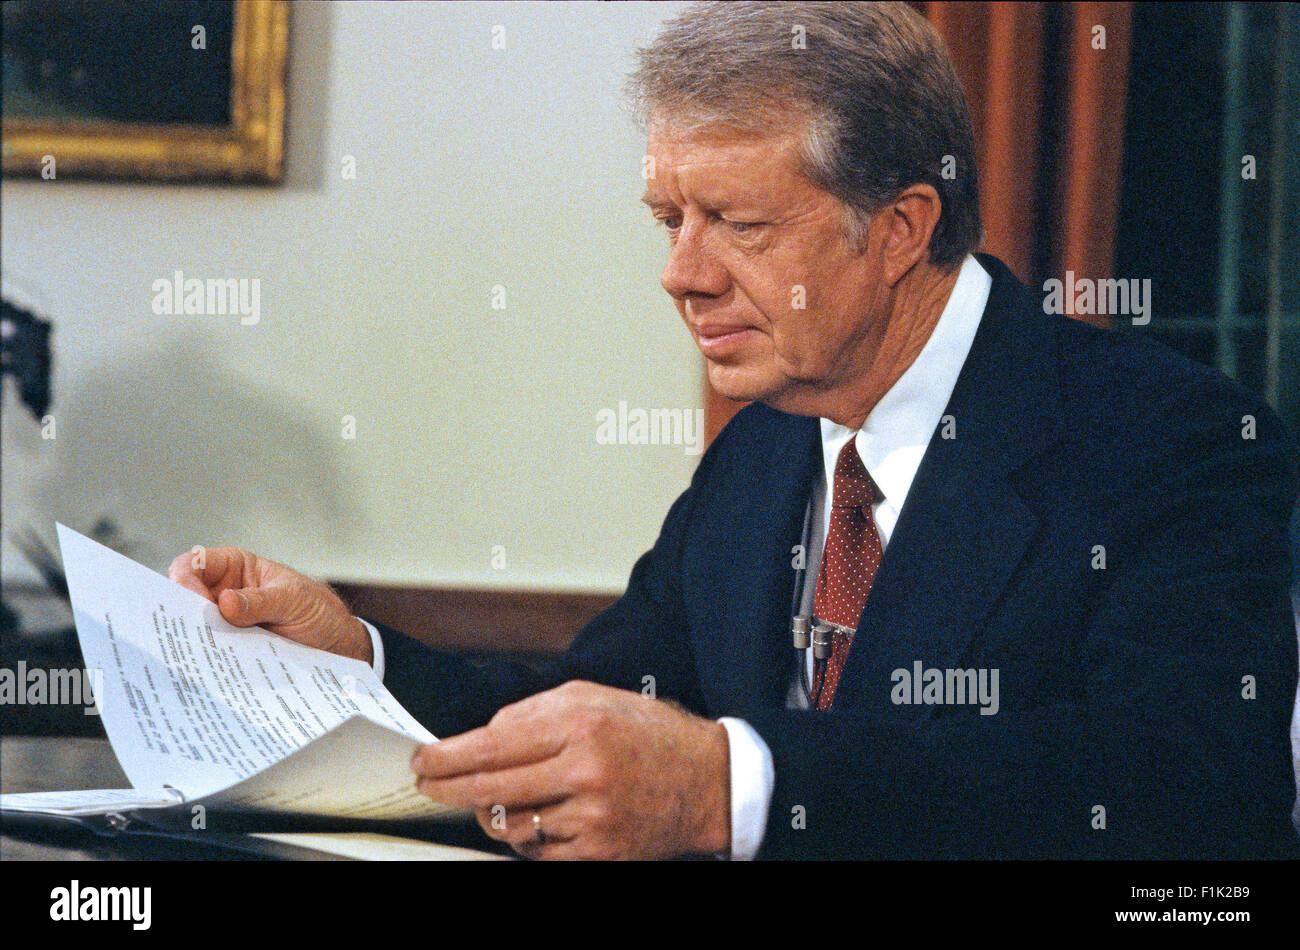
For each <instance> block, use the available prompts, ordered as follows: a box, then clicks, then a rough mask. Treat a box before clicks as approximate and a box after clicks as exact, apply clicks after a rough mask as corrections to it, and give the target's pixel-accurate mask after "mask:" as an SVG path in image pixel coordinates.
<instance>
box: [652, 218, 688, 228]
mask: <svg viewBox="0 0 1300 950" xmlns="http://www.w3.org/2000/svg"><path fill="white" fill-rule="evenodd" d="M655 220H656V221H657V222H659V223H660V224H662V225H663V226H664V227H665V228H667V229H668V230H669V231H676V230H677V229H678V228H680V227H681V226H682V219H681V218H679V217H677V216H676V215H665V216H664V217H660V218H655Z"/></svg>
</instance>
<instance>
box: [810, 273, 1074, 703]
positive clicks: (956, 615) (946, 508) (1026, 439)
mask: <svg viewBox="0 0 1300 950" xmlns="http://www.w3.org/2000/svg"><path fill="white" fill-rule="evenodd" d="M981 263H982V264H983V265H984V267H985V268H986V269H988V270H989V271H990V272H991V273H992V274H993V277H994V282H993V287H992V289H991V291H990V294H989V301H988V304H987V306H986V308H985V311H984V314H983V317H982V318H981V321H980V326H979V329H978V331H977V332H976V335H975V339H974V342H973V343H972V346H971V352H970V354H969V355H968V357H967V359H966V362H965V364H964V365H963V367H962V371H961V374H960V375H959V377H958V380H957V385H956V388H955V389H954V391H953V395H952V398H951V400H950V401H949V403H948V408H947V411H946V415H948V416H952V417H953V422H954V423H955V433H953V436H954V437H952V438H945V437H944V427H943V425H942V424H941V425H940V427H939V428H938V429H937V430H936V431H935V434H934V435H933V437H932V438H931V440H930V444H929V446H928V448H927V449H926V453H925V457H924V459H923V460H922V463H921V467H920V469H919V470H918V471H917V474H916V478H915V480H914V481H913V483H912V487H911V489H910V490H909V491H908V496H907V501H906V503H905V504H904V506H903V509H902V511H901V512H900V514H899V519H898V523H897V525H896V526H895V529H894V532H893V534H892V536H891V538H890V541H889V545H888V547H887V548H886V550H885V554H884V557H883V558H882V559H881V564H880V569H879V571H878V573H877V575H876V579H875V582H874V584H873V585H872V590H871V594H870V596H869V597H868V599H867V604H866V607H865V608H864V610H863V615H862V620H861V623H860V624H859V627H858V635H857V637H856V638H855V641H854V644H853V648H852V650H851V651H850V653H849V657H848V660H847V662H846V665H845V670H844V674H843V676H842V677H841V680H840V685H839V688H838V690H837V691H836V696H835V708H837V709H845V708H854V707H860V708H873V709H879V708H882V707H888V708H890V709H891V710H892V711H893V713H894V714H895V715H897V714H899V713H900V712H901V713H902V714H904V715H908V714H910V715H916V716H925V715H928V714H929V713H930V712H931V711H932V710H933V707H931V706H910V707H908V706H900V707H895V706H893V705H892V703H891V702H890V699H889V697H890V690H891V688H892V685H893V681H892V673H893V671H894V670H896V669H900V668H901V669H907V670H908V671H909V672H911V671H912V670H913V668H914V664H915V663H916V662H917V661H920V662H921V664H922V666H923V667H924V668H939V669H945V668H955V667H959V666H961V665H962V655H963V653H964V652H965V650H966V648H967V645H968V644H969V642H970V640H971V638H972V637H973V636H974V634H975V633H976V632H977V631H978V630H979V629H980V627H981V625H982V623H983V622H984V620H985V618H986V617H987V615H988V612H989V610H990V608H991V607H992V605H993V603H994V602H995V601H996V600H997V599H998V597H999V595H1000V594H1001V593H1002V591H1003V589H1004V588H1005V587H1006V585H1007V583H1008V581H1009V580H1010V579H1011V577H1012V575H1013V574H1014V572H1015V570H1016V568H1017V566H1018V565H1019V563H1020V560H1021V558H1022V557H1023V555H1024V553H1025V550H1026V548H1027V547H1028V545H1029V543H1030V541H1031V539H1032V538H1033V536H1034V533H1035V531H1036V529H1037V526H1038V520H1037V517H1036V516H1035V515H1034V513H1033V511H1032V510H1031V509H1030V508H1029V506H1028V505H1026V503H1025V502H1024V501H1023V500H1022V499H1021V497H1020V495H1019V494H1018V493H1017V492H1016V490H1015V488H1014V487H1013V484H1012V474H1013V473H1014V472H1015V471H1016V470H1017V469H1019V468H1020V467H1022V466H1023V465H1024V464H1025V463H1026V462H1027V461H1028V460H1030V459H1031V458H1033V457H1034V456H1036V455H1038V454H1039V453H1041V452H1042V451H1043V450H1044V449H1046V448H1047V447H1048V446H1050V445H1051V444H1052V443H1054V442H1055V441H1056V440H1057V439H1058V438H1059V426H1060V422H1059V419H1060V412H1059V408H1060V396H1059V391H1058V389H1057V388H1056V385H1055V380H1056V376H1057V369H1056V363H1055V355H1054V354H1055V344H1054V340H1053V337H1052V331H1051V328H1050V325H1049V322H1048V321H1047V320H1045V319H1043V318H1042V315H1041V313H1040V312H1037V311H1036V310H1035V308H1034V302H1033V298H1032V296H1031V295H1030V294H1029V293H1028V291H1026V290H1025V289H1024V288H1023V287H1022V286H1021V285H1020V284H1019V283H1018V282H1017V281H1016V280H1015V278H1014V277H1013V276H1012V275H1011V273H1010V272H1009V271H1007V269H1006V268H1005V267H1004V266H1003V265H1002V264H1001V263H1000V262H998V261H996V260H994V259H992V258H985V257H981Z"/></svg>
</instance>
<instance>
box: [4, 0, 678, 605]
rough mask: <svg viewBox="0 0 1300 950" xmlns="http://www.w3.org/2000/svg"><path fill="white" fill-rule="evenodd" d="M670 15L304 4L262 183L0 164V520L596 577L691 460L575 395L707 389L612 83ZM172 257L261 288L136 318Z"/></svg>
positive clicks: (313, 556) (159, 545) (611, 9)
mask: <svg viewBox="0 0 1300 950" xmlns="http://www.w3.org/2000/svg"><path fill="white" fill-rule="evenodd" d="M674 6H675V5H665V4H633V5H624V4H613V5H604V4H532V3H522V4H495V3H494V4H446V3H430V4H423V3H400V4H399V3H393V4H373V3H343V4H337V5H335V4H328V5H327V4H315V3H312V4H302V3H298V4H295V9H294V11H293V16H294V21H293V32H292V40H291V43H292V47H291V60H292V62H291V66H290V73H291V80H290V89H289V93H290V102H289V142H288V158H287V169H288V181H287V182H286V184H285V185H282V186H278V187H261V186H252V187H250V186H224V185H223V186H212V185H208V186H189V185H166V186H164V185H147V184H139V183H116V184H106V183H92V182H84V181H74V180H66V181H65V180H59V181H54V182H43V181H36V180H18V181H6V182H5V183H4V185H3V193H2V195H0V197H2V198H3V225H2V230H0V241H2V243H3V269H4V274H5V278H6V280H15V281H20V282H21V283H22V284H24V285H26V286H27V287H29V288H35V290H36V291H37V292H38V293H39V295H40V298H41V302H42V308H43V312H44V313H45V314H46V315H48V316H50V317H52V318H53V320H54V322H55V337H54V342H55V353H54V359H55V378H54V392H55V404H54V409H53V411H54V414H55V419H56V433H57V438H55V439H54V440H52V441H49V440H42V439H41V437H40V433H39V430H38V427H37V425H36V423H35V422H34V421H33V420H32V418H31V416H30V415H29V414H28V413H27V412H26V410H25V409H23V408H22V407H21V406H20V405H19V403H18V400H17V399H16V396H15V392H14V387H13V386H12V385H10V384H8V383H6V386H5V397H4V399H5V401H4V434H3V439H4V443H3V453H4V474H3V492H4V495H3V516H4V524H5V527H6V531H7V530H9V529H11V528H13V527H15V526H17V525H19V524H22V523H30V524H32V525H33V526H35V527H37V528H38V530H39V531H40V532H41V533H42V534H43V535H44V536H45V537H46V538H48V539H51V540H52V539H53V537H54V530H53V523H54V521H55V520H56V519H58V520H62V521H64V522H65V523H67V524H69V525H71V526H73V527H77V528H80V529H83V530H85V529H86V528H88V527H89V525H90V524H91V523H92V522H93V521H94V520H95V519H96V518H97V517H99V516H101V515H108V516H110V517H112V518H114V519H116V520H117V521H118V523H119V524H120V525H121V526H122V527H123V528H124V530H125V533H126V534H127V535H128V536H129V537H130V538H131V539H133V540H135V541H136V542H137V545H138V546H137V548H136V550H135V553H136V556H137V557H138V558H139V559H141V560H143V561H145V562H146V563H149V564H150V565H151V566H154V567H159V568H161V567H162V566H163V565H164V564H165V563H166V562H167V561H169V560H170V558H171V556H172V555H173V554H175V553H177V552H179V551H180V550H183V549H187V548H188V547H189V546H190V545H192V544H195V543H204V544H208V545H216V544H238V545H243V546H246V547H249V548H251V549H253V550H255V551H258V552H260V553H263V554H266V555H268V556H271V557H274V558H276V559H279V560H282V561H285V562H287V563H289V564H291V565H293V566H295V567H298V568H299V569H301V570H304V571H306V572H309V573H312V574H315V575H318V576H329V577H335V578H350V579H358V580H380V581H388V582H395V583H428V584H468V585H475V586H511V587H513V586H519V587H549V588H571V589H583V590H597V591H617V590H620V589H621V588H622V586H623V584H624V582H625V580H626V576H627V571H628V569H629V568H630V566H631V564H632V562H633V561H634V560H635V558H636V556H637V555H638V554H639V553H640V552H641V551H642V550H644V549H645V548H646V547H647V546H648V545H649V544H650V543H652V542H653V540H654V537H655V535H656V533H657V530H658V527H659V524H660V522H661V520H662V518H663V515H664V514H665V512H666V511H667V508H668V505H669V504H670V503H671V501H672V499H673V498H674V497H676V495H677V494H678V493H679V492H680V491H681V490H682V489H683V488H684V487H685V485H686V483H687V481H688V479H689V477H690V473H691V472H692V471H693V469H694V466H695V463H696V461H697V457H695V456H693V455H691V454H688V453H687V452H685V451H683V448H682V447H672V446H642V447H629V446H603V445H599V444H597V442H596V436H595V433H596V415H597V412H598V411H599V410H600V409H602V408H605V407H614V406H617V404H618V401H619V400H620V399H626V400H628V402H629V403H630V404H631V405H633V406H642V407H646V408H650V407H680V408H686V409H689V410H691V411H694V410H695V409H696V408H698V407H700V406H701V405H702V401H703V393H702V386H703V383H702V379H703V374H702V368H701V361H700V358H699V356H698V354H697V353H696V351H695V349H694V347H693V346H692V344H691V342H690V340H689V338H688V336H687V334H686V332H685V330H684V329H683V327H682V326H681V324H680V321H679V319H678V318H677V316H676V313H675V311H674V310H673V308H672V305H671V301H670V300H669V299H668V297H667V296H666V295H665V294H664V293H663V291H662V290H661V289H660V287H659V286H658V272H659V269H660V267H661V266H662V263H663V260H664V255H665V249H666V245H665V242H664V238H663V235H662V233H661V232H659V231H657V230H655V228H654V226H653V224H652V222H651V220H650V217H649V214H648V213H647V212H646V211H645V209H644V208H642V207H641V205H640V204H639V203H638V201H637V199H638V197H639V195H640V192H641V188H642V184H643V183H642V180H641V178H640V167H641V156H642V153H643V143H642V141H641V139H640V137H639V136H638V134H637V133H636V130H635V128H634V127H633V125H632V123H631V121H630V119H629V118H628V117H627V114H626V111H625V109H624V106H623V104H622V100H621V97H620V94H619V93H620V89H621V84H622V81H623V77H624V76H625V74H626V72H627V70H628V68H629V65H630V63H631V51H632V50H633V49H634V47H635V46H637V45H639V44H641V43H644V42H645V41H647V40H648V39H649V38H650V37H651V36H652V35H653V34H654V32H655V29H656V27H657V24H659V23H660V22H661V21H662V20H663V19H664V18H665V17H666V16H668V15H670V14H671V13H672V12H673V8H674ZM496 25H501V26H504V27H505V35H506V40H507V49H506V50H504V51H502V50H493V49H492V48H491V39H492V32H491V31H492V27H493V26H496ZM345 155H352V156H355V159H356V167H357V173H356V179H355V180H345V179H344V178H343V176H342V174H341V169H342V160H343V156H345ZM175 270H182V271H183V272H184V273H185V274H186V275H187V276H195V277H235V278H241V277H247V278H254V277H256V278H260V279H261V282H262V301H261V309H262V314H261V320H260V322H259V323H258V324H257V325H255V326H242V325H240V322H239V319H238V317H234V316H157V315H155V314H154V312H153V311H152V309H151V300H152V297H153V292H152V289H151V287H152V284H153V282H154V281H155V280H157V279H159V278H170V276H171V274H172V273H173V271H175ZM495 284H502V285H504V286H505V288H506V293H507V296H506V301H507V309H505V310H504V311H498V310H493V309H492V308H491V307H490V300H489V295H490V290H491V288H492V286H493V285H495ZM344 415H352V416H355V418H356V438H355V439H354V440H351V441H349V440H346V439H343V438H342V437H341V421H340V420H341V417H342V416H344ZM494 545H501V546H503V547H504V551H505V558H506V567H505V569H504V570H497V569H494V568H493V567H492V566H491V563H490V558H491V554H492V548H493V546H494ZM3 557H4V572H5V577H6V579H8V580H23V579H26V578H28V577H30V576H31V574H30V572H29V571H27V569H26V568H25V567H24V565H23V564H22V563H21V558H20V557H18V556H17V555H16V554H15V552H14V549H13V548H12V547H11V546H10V545H9V544H8V542H6V544H5V548H4V555H3Z"/></svg>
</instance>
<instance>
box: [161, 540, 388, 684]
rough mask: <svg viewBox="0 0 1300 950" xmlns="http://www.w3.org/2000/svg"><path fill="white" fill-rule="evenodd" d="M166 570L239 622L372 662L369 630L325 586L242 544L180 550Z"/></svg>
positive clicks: (225, 614) (235, 621)
mask: <svg viewBox="0 0 1300 950" xmlns="http://www.w3.org/2000/svg"><path fill="white" fill-rule="evenodd" d="M167 576H168V577H170V578H171V579H172V580H174V581H175V582H176V583H178V584H180V585H181V586H182V587H186V588H188V589H190V590H192V591H194V592H195V593H196V594H201V595H202V596H203V597H205V598H206V599H207V600H210V601H212V602H213V603H215V604H216V605H217V608H218V609H219V610H220V611H221V616H223V617H225V618H226V619H227V620H228V621H230V622H231V623H233V624H235V626H238V627H251V626H253V625H254V624H256V625H259V626H262V627H265V628H266V629H267V630H270V631H271V632H272V633H278V634H280V636H282V637H288V638H289V639H290V640H296V641H297V642H299V643H303V644H306V645H307V646H309V647H316V648H317V649H320V650H328V651H329V652H331V653H337V654H339V655H340V656H347V657H352V658H354V659H358V660H364V661H365V662H367V663H373V662H374V653H373V650H372V648H371V645H370V634H369V633H367V632H366V628H365V626H363V625H362V623H361V621H360V620H358V619H357V618H356V617H354V616H352V612H351V611H350V610H348V607H347V605H346V604H344V603H343V599H342V598H341V597H339V595H338V594H336V593H334V591H332V590H330V589H329V588H328V587H327V586H325V585H324V584H322V583H320V582H319V581H314V580H312V579H311V578H309V577H304V576H303V575H301V574H299V573H298V572H297V571H293V570H290V569H289V568H287V567H285V566H284V565H283V564H277V563H276V562H275V561H268V560H267V559H266V558H264V557H258V556H257V555H256V554H253V553H252V552H251V551H245V550H243V549H241V548H201V549H200V550H198V551H193V552H191V551H187V552H185V553H184V554H179V555H177V556H176V559H175V560H174V561H172V563H171V567H170V568H168V570H167Z"/></svg>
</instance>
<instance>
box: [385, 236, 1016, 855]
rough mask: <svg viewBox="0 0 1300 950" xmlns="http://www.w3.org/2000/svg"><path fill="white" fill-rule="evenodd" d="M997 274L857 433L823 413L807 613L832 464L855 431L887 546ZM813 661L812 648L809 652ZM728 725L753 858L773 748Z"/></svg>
mask: <svg viewBox="0 0 1300 950" xmlns="http://www.w3.org/2000/svg"><path fill="white" fill-rule="evenodd" d="M992 286H993V278H991V277H990V276H989V274H988V272H987V271H985V270H984V268H983V267H981V266H980V264H979V262H978V261H977V260H975V258H974V257H971V256H967V258H966V260H965V261H964V262H963V263H962V266H961V272H960V273H959V274H958V276H957V283H956V284H955V285H954V286H953V289H952V294H951V295H950V296H949V297H948V303H947V304H946V305H945V306H944V309H943V313H941V314H940V315H939V320H938V322H937V323H936V324H935V327H934V330H933V331H932V332H931V333H930V339H929V340H927V341H926V344H925V346H924V347H923V348H922V349H921V352H920V353H918V354H917V357H916V359H915V360H914V361H913V362H912V365H911V366H909V367H908V368H907V370H906V371H905V372H904V373H903V375H902V376H900V377H899V378H898V381H897V382H895V383H894V385H893V386H891V387H890V389H889V391H888V392H886V393H885V395H884V396H882V397H881V399H880V402H878V403H877V404H876V407H875V408H874V409H872V410H871V413H870V415H868V416H867V419H866V422H864V423H863V425H862V428H861V429H859V430H858V432H857V433H854V432H853V430H851V429H846V428H845V427H844V426H841V425H837V424H836V423H834V422H831V421H830V420H829V419H822V420H821V436H822V465H823V471H822V472H821V473H820V477H819V478H818V481H817V483H816V484H815V485H814V486H813V491H812V512H813V517H812V524H811V526H810V529H809V539H810V544H809V548H810V550H809V551H807V552H805V555H806V557H807V566H808V571H807V577H808V583H807V584H805V589H804V600H803V604H804V612H805V613H806V614H811V613H812V602H813V594H814V592H815V590H816V578H817V569H818V567H819V565H820V564H821V554H822V548H823V547H824V546H825V544H826V525H827V524H828V523H829V521H830V510H831V493H830V491H828V490H827V486H828V485H833V484H834V480H835V463H836V460H837V459H838V458H839V453H840V449H842V448H843V447H844V446H845V444H846V443H847V442H848V441H849V439H850V438H852V437H853V436H854V435H855V434H856V435H857V436H858V440H857V443H856V447H857V450H858V455H859V456H861V458H862V464H863V465H865V466H866V468H867V471H868V472H870V473H871V477H872V479H874V480H875V483H876V485H877V486H878V487H879V488H880V490H881V492H882V494H883V495H884V498H883V499H882V500H881V501H879V502H877V503H875V504H874V505H872V509H871V510H872V512H873V514H874V515H875V519H876V531H877V533H878V534H879V535H880V546H881V550H882V552H883V551H884V549H885V547H886V546H888V544H889V537H890V535H891V534H892V533H893V530H894V525H895V524H897V522H898V515H899V512H900V511H902V508H903V502H904V501H906V500H907V493H908V490H909V489H910V488H911V487H912V480H913V479H914V478H915V477H916V471H917V469H918V468H920V466H921V458H922V456H924V455H925V449H926V446H928V445H929V444H930V437H931V436H932V435H933V434H934V431H935V429H936V428H937V427H938V425H939V422H940V420H941V419H942V418H943V412H944V409H945V408H946V407H947V405H948V400H949V399H950V398H951V397H952V391H953V389H954V388H955V387H956V385H957V376H958V374H960V372H961V368H962V364H963V363H965V362H966V356H967V354H968V353H969V352H970V347H971V343H972V341H974V339H975V331H976V330H977V329H978V328H979V323H980V317H981V316H983V314H984V307H985V305H986V304H987V303H988V297H989V290H990V289H991V288H992ZM361 622H362V623H363V624H365V626H366V629H367V630H368V631H369V633H370V640H371V644H372V645H373V648H374V652H375V659H374V664H373V665H374V669H375V674H376V675H377V676H378V677H379V678H380V679H381V680H382V679H383V677H384V646H383V642H382V641H381V640H380V638H379V633H378V631H377V630H375V628H374V627H373V626H371V625H370V624H369V623H366V621H364V620H362V621H361ZM808 653H809V656H808V663H809V665H810V668H811V664H812V656H811V653H812V651H811V650H810V651H808ZM787 705H788V706H789V707H791V708H807V700H806V698H805V697H804V695H803V693H802V691H801V690H800V689H799V688H798V684H797V682H792V683H791V688H790V694H789V697H788V698H787ZM718 722H720V723H721V724H722V725H723V726H724V727H725V728H726V730H727V739H728V742H729V747H730V755H731V857H732V858H733V859H735V860H750V859H752V858H753V857H754V856H755V855H756V854H757V853H758V849H759V848H760V847H761V846H762V844H763V835H764V834H765V832H766V830H767V817H768V816H767V812H768V806H769V804H770V802H771V800H772V789H773V787H774V785H775V782H776V770H775V768H774V767H773V765H772V752H771V750H770V749H769V748H768V747H767V743H765V742H764V741H763V739H762V737H760V736H759V734H758V733H757V732H756V731H755V730H754V727H753V726H751V725H750V724H749V723H747V722H745V721H744V720H743V719H735V718H731V717H723V718H722V719H719V720H718Z"/></svg>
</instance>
